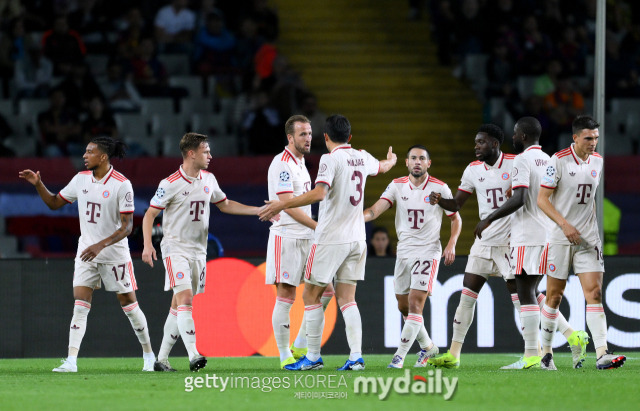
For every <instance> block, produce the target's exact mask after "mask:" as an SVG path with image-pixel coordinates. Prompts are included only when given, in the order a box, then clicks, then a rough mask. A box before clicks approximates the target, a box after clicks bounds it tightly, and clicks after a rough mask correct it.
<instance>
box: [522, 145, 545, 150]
mask: <svg viewBox="0 0 640 411" xmlns="http://www.w3.org/2000/svg"><path fill="white" fill-rule="evenodd" d="M529 150H542V146H531V147H529V148H528V149H526V150H524V151H529Z"/></svg>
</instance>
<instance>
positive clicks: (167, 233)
mask: <svg viewBox="0 0 640 411" xmlns="http://www.w3.org/2000/svg"><path fill="white" fill-rule="evenodd" d="M180 151H181V152H182V159H183V163H182V166H180V168H179V169H178V171H176V172H175V173H173V174H171V175H170V176H169V177H167V178H165V179H164V180H162V181H161V182H160V185H159V186H158V190H157V191H156V194H155V195H154V196H153V198H152V199H151V204H150V207H149V208H148V209H147V212H146V213H145V215H144V219H143V221H142V233H143V237H144V250H143V252H142V261H144V262H145V263H147V264H149V265H150V266H151V267H153V261H154V260H156V259H157V258H156V250H155V248H154V247H153V244H152V242H151V232H152V229H153V220H154V219H155V218H156V217H157V216H158V214H160V213H161V212H162V211H164V216H163V219H162V230H163V234H164V236H163V238H162V242H161V243H160V247H161V250H162V258H163V262H164V266H165V283H164V289H165V291H168V290H173V294H174V295H173V298H172V300H171V309H170V311H169V315H168V317H167V320H166V322H165V326H164V336H163V338H162V345H161V347H160V351H159V353H158V361H156V363H155V365H154V368H155V370H156V371H175V370H174V369H173V368H172V367H171V364H170V363H169V352H170V351H171V348H172V347H173V345H174V344H175V342H176V340H177V336H178V335H180V336H181V337H182V341H183V343H184V345H185V347H186V349H187V352H188V354H189V368H190V369H191V371H198V370H199V369H201V368H204V366H205V365H206V364H207V359H206V358H205V357H204V356H202V355H200V353H199V352H198V350H197V349H196V330H195V325H194V323H193V315H192V302H193V296H194V294H199V293H203V292H204V287H205V282H206V276H207V266H206V264H207V259H206V256H207V236H208V228H209V211H210V207H209V204H210V203H213V204H215V205H216V206H217V207H218V208H219V209H220V211H222V212H223V213H227V214H237V215H257V212H258V210H259V208H258V207H250V206H246V205H244V204H240V203H237V202H235V201H230V200H228V199H227V196H226V195H225V194H224V192H222V190H221V189H220V186H219V185H218V181H217V180H216V178H215V177H214V175H213V174H211V173H210V172H208V171H206V169H207V168H208V167H209V162H210V161H211V150H210V148H209V143H208V142H207V136H205V135H203V134H197V133H187V134H185V135H184V136H183V137H182V139H181V140H180Z"/></svg>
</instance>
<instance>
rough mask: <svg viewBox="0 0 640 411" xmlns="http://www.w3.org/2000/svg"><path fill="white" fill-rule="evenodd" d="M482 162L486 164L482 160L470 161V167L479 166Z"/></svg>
mask: <svg viewBox="0 0 640 411" xmlns="http://www.w3.org/2000/svg"><path fill="white" fill-rule="evenodd" d="M480 164H484V163H483V162H482V161H472V162H471V163H469V167H472V166H479V165H480Z"/></svg>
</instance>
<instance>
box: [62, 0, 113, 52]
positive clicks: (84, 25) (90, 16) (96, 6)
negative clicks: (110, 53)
mask: <svg viewBox="0 0 640 411" xmlns="http://www.w3.org/2000/svg"><path fill="white" fill-rule="evenodd" d="M107 7H108V6H107V5H106V4H105V0H80V1H78V8H77V9H76V10H75V11H73V12H72V13H70V14H69V27H71V29H73V30H75V31H77V32H78V33H80V35H81V36H82V40H83V41H84V42H85V44H86V45H87V46H88V48H89V52H92V53H105V52H106V51H107V50H108V47H109V39H108V38H107V31H109V30H110V29H111V27H110V23H111V22H110V21H109V15H108V13H107Z"/></svg>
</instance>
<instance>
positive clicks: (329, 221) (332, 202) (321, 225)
mask: <svg viewBox="0 0 640 411" xmlns="http://www.w3.org/2000/svg"><path fill="white" fill-rule="evenodd" d="M379 169H380V163H379V162H378V160H376V159H375V158H374V157H373V156H372V155H371V154H369V153H367V152H366V151H363V150H356V149H353V148H351V146H350V145H349V144H343V145H340V146H338V147H336V148H334V149H333V151H331V153H329V154H324V155H323V156H322V157H321V158H320V169H319V170H318V177H317V178H316V184H318V183H324V184H326V185H328V186H329V192H328V193H327V196H326V197H325V199H324V200H323V201H321V202H320V210H319V213H318V226H317V227H316V232H315V237H314V242H315V243H317V244H341V243H350V242H353V241H366V239H367V237H366V233H365V230H364V216H363V215H362V211H363V208H362V206H363V204H362V200H364V186H365V182H366V180H367V176H370V175H376V174H378V171H379Z"/></svg>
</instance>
